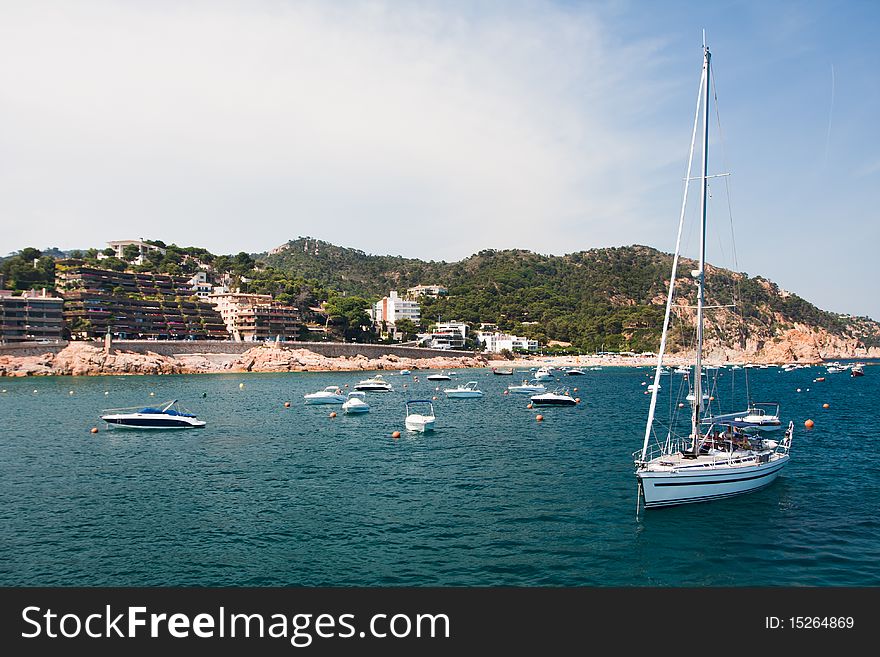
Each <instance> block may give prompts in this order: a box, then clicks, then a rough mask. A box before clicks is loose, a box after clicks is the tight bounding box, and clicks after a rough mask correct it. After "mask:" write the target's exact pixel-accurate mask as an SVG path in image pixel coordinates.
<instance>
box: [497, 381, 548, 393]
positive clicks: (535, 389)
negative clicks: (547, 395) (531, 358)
mask: <svg viewBox="0 0 880 657" xmlns="http://www.w3.org/2000/svg"><path fill="white" fill-rule="evenodd" d="M507 389H508V390H509V391H510V392H515V393H520V394H526V395H536V394H541V393H542V392H547V388H546V386H544V384H543V383H538V382H537V381H535V380H534V379H533V380H531V381H523V382H522V384H521V385H518V386H507Z"/></svg>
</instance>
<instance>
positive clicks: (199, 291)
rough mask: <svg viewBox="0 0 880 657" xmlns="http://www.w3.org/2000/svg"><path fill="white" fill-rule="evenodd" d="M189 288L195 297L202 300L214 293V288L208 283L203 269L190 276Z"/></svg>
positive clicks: (206, 274) (206, 273)
mask: <svg viewBox="0 0 880 657" xmlns="http://www.w3.org/2000/svg"><path fill="white" fill-rule="evenodd" d="M189 286H190V288H191V289H192V291H193V292H195V293H196V296H198V297H202V298H203V299H204V298H207V297H208V295H210V294H211V292H213V291H214V287H213V286H212V285H211V284H210V283H209V282H208V272H206V271H205V270H204V269H200V270H199V271H197V272H196V273H195V274H193V275H192V278H190V279H189Z"/></svg>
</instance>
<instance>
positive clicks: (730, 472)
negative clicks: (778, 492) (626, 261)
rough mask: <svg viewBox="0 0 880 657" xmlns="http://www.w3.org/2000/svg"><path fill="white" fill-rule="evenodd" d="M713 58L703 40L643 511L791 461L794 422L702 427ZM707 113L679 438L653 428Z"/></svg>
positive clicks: (756, 477) (751, 481)
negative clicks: (763, 427) (780, 427)
mask: <svg viewBox="0 0 880 657" xmlns="http://www.w3.org/2000/svg"><path fill="white" fill-rule="evenodd" d="M710 61H711V54H710V52H709V48H708V46H707V45H706V44H705V38H704V42H703V69H702V75H701V77H700V93H699V95H698V100H697V111H696V116H695V117H694V128H693V134H692V137H691V148H690V156H689V158H688V167H687V175H686V176H685V187H684V198H683V200H682V207H681V215H680V217H679V226H678V237H677V239H676V245H675V255H674V256H673V259H672V274H671V276H670V278H669V291H668V296H667V299H666V314H665V316H664V319H663V333H662V335H661V338H660V349H659V353H658V356H657V367H656V370H655V372H654V386H653V389H652V394H651V402H650V406H649V409H648V420H647V423H646V426H645V436H644V443H643V445H642V449H641V450H639V451H637V452H635V453H633V461H634V464H635V475H636V479H637V482H638V501H637V506H636V510H637V511H638V508H639V506H638V505H639V503H640V502H641V501H644V504H645V508H646V509H648V508H655V507H665V506H674V505H679V504H687V503H692V502H705V501H709V500H717V499H721V498H726V497H731V496H734V495H740V494H743V493H749V492H752V491H755V490H758V489H760V488H763V487H765V486H768V485H770V484H771V483H773V481H775V480H776V477H777V476H778V475H779V472H780V471H781V470H782V469H783V468H784V467H785V466H786V465H787V464H788V463H789V461H790V459H791V456H790V454H789V452H790V449H791V440H792V434H793V432H794V423H793V422H789V424H788V428H787V429H786V431H785V434H784V436H783V437H782V439H781V440H778V441H777V440H770V439H765V438H763V437H761V436H760V435H758V436H749V435H747V434H745V433H743V432H742V431H741V430H740V429H739V428H738V427H736V426H735V425H734V424H733V423H731V422H728V423H724V422H713V423H711V424H710V425H708V427H707V428H705V430H704V428H703V423H702V418H703V415H704V411H705V403H706V400H705V398H704V391H703V369H704V366H703V362H702V351H703V323H704V318H703V314H704V309H705V307H706V303H705V282H706V281H705V273H706V266H705V264H706V204H707V195H708V178H709V176H708V147H709V87H710V84H709V74H710V70H711V69H710ZM701 113H702V172H701V175H700V176H699V177H698V179H699V180H700V192H701V199H700V216H701V221H700V256H699V264H698V269H696V270H693V271H692V272H691V275H692V276H693V277H694V279H695V280H696V282H697V307H696V323H697V330H696V349H695V355H694V363H693V369H694V375H693V382H694V383H693V386H694V393H693V399H692V400H691V402H690V403H691V414H690V415H691V417H690V426H689V427H688V430H687V431H686V432H685V431H684V430H682V431H681V432H676V430H675V427H674V425H673V423H672V422H668V423H665V424H663V423H661V422H659V421H658V422H657V423H656V425H655V413H656V410H657V396H658V392H659V389H660V373H661V371H662V370H663V357H664V352H665V350H666V342H667V337H668V334H669V319H670V316H671V312H672V307H673V298H674V292H675V278H676V272H677V271H678V260H679V254H680V251H681V237H682V227H683V225H684V219H685V209H686V206H687V196H688V187H689V183H690V181H691V169H692V165H693V160H694V150H695V145H696V138H697V127H698V125H699V124H700V123H701V121H700V115H701Z"/></svg>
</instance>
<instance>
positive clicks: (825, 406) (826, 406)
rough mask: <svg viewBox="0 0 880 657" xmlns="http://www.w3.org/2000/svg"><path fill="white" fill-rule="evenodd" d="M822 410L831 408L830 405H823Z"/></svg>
mask: <svg viewBox="0 0 880 657" xmlns="http://www.w3.org/2000/svg"><path fill="white" fill-rule="evenodd" d="M822 408H831V407H830V406H829V405H828V404H822Z"/></svg>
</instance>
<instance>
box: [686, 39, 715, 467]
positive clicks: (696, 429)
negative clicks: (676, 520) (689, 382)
mask: <svg viewBox="0 0 880 657" xmlns="http://www.w3.org/2000/svg"><path fill="white" fill-rule="evenodd" d="M711 57H712V55H711V54H710V53H709V46H707V45H706V43H705V40H704V42H703V79H704V80H705V82H706V86H705V87H704V88H703V175H702V181H701V186H700V217H701V220H700V265H699V269H698V270H697V273H696V278H697V285H698V291H697V356H696V359H695V360H694V380H695V383H694V414H693V418H692V420H691V435H692V436H693V439H694V453H697V452H698V451H699V449H700V445H699V441H698V437H699V435H700V416H701V410H702V407H703V370H702V365H703V304H704V302H705V296H704V295H705V291H704V287H705V282H706V197H707V193H708V182H709V181H708V173H709V169H708V165H709V60H710V59H711Z"/></svg>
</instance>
